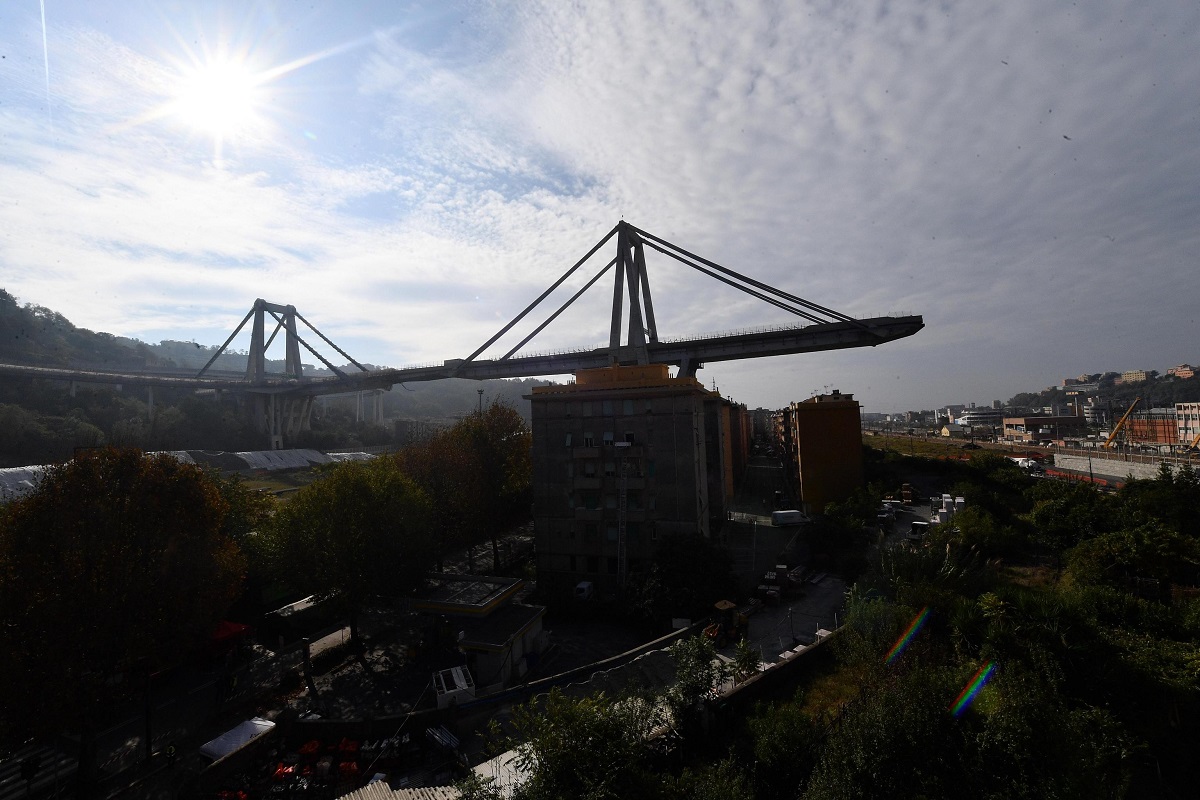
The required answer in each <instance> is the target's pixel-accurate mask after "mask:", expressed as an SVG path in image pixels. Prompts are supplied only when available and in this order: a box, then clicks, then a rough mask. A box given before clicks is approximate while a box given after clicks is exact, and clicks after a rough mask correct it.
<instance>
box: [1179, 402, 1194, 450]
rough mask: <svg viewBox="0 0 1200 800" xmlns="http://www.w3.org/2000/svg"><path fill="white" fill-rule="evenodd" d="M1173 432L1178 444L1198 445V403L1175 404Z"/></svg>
mask: <svg viewBox="0 0 1200 800" xmlns="http://www.w3.org/2000/svg"><path fill="white" fill-rule="evenodd" d="M1175 430H1176V434H1175V439H1176V441H1177V442H1179V444H1181V445H1183V446H1184V447H1187V446H1189V445H1192V444H1193V443H1194V444H1197V445H1200V403H1176V404H1175Z"/></svg>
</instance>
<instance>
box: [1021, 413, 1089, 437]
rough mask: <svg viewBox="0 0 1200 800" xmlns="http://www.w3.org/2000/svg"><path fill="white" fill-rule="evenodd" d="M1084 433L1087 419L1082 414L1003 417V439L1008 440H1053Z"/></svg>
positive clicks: (1085, 432)
mask: <svg viewBox="0 0 1200 800" xmlns="http://www.w3.org/2000/svg"><path fill="white" fill-rule="evenodd" d="M1086 435H1087V419H1086V418H1085V417H1084V416H1083V414H1070V415H1055V416H1049V415H1041V414H1037V415H1030V416H1024V417H1005V418H1004V439H1005V441H1008V442H1035V443H1036V442H1054V441H1061V440H1062V439H1065V438H1067V437H1084V436H1086Z"/></svg>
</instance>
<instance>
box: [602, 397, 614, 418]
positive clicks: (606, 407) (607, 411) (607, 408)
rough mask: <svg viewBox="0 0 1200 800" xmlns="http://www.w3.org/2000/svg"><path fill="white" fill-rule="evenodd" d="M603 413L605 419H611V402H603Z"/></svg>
mask: <svg viewBox="0 0 1200 800" xmlns="http://www.w3.org/2000/svg"><path fill="white" fill-rule="evenodd" d="M603 413H604V416H606V417H611V416H612V413H613V404H612V400H605V401H604V412H603Z"/></svg>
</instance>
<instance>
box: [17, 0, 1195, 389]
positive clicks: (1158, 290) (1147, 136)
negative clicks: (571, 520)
mask: <svg viewBox="0 0 1200 800" xmlns="http://www.w3.org/2000/svg"><path fill="white" fill-rule="evenodd" d="M43 20H44V22H43ZM1198 42H1200V5H1198V4H1197V3H1195V2H1191V1H1190V0H1187V1H1185V0H1158V1H1157V2H1153V3H1145V2H1117V1H1116V0H1111V1H1106V0H1088V1H1087V2H1080V3H1078V4H1075V3H1067V2H1061V3H1055V2H1045V0H1005V1H1004V2H996V3H985V2H974V1H972V2H967V1H965V0H964V1H963V2H954V0H946V1H945V2H939V3H933V2H928V3H925V2H885V1H884V0H878V1H877V2H857V3H838V2H832V1H831V0H830V1H827V2H801V1H800V0H795V1H794V2H750V0H737V2H732V1H731V2H723V3H718V2H694V3H693V2H678V1H676V0H666V1H664V2H651V0H645V2H635V1H634V0H609V2H604V1H603V0H586V1H584V0H578V1H577V2H567V1H566V0H545V2H537V0H519V2H518V1H517V0H513V1H512V2H504V1H503V0H495V1H494V2H446V1H443V0H438V1H436V2H435V1H433V0H431V1H430V2H413V1H410V2H403V1H402V0H386V1H383V0H381V1H380V2H376V3H370V2H358V3H354V2H338V3H332V2H320V3H311V2H307V3H305V2H291V1H290V0H270V1H268V2H259V1H257V0H237V1H236V2H233V1H231V2H224V3H222V2H202V1H201V0H187V1H186V2H184V1H182V0H179V1H172V0H157V1H152V0H151V1H143V0H123V1H122V2H120V3H98V2H93V1H92V0H77V1H76V0H71V1H68V0H44V7H43V5H42V4H40V3H39V2H38V0H7V2H5V3H4V4H3V6H2V7H0V56H2V58H0V286H2V287H3V288H5V289H7V290H8V291H9V292H11V293H12V294H14V295H16V296H17V297H18V298H19V299H20V300H21V301H22V302H31V303H35V304H39V305H45V306H49V307H51V308H53V309H55V310H57V311H60V312H62V313H63V314H65V315H66V316H67V317H68V318H70V319H71V320H72V321H73V322H75V324H77V325H80V326H82V327H86V328H90V329H93V330H102V331H108V332H111V333H116V334H122V335H127V336H134V337H137V338H140V339H142V340H145V341H149V342H157V341H159V340H162V339H178V340H194V341H196V342H201V343H204V344H220V343H221V342H222V341H224V339H225V338H226V336H228V334H229V333H230V332H231V331H232V330H233V328H234V327H235V326H236V325H237V323H238V322H239V321H240V320H241V318H242V317H243V316H244V315H245V313H246V311H247V310H249V308H250V305H251V304H252V302H253V301H254V299H255V298H256V297H263V298H266V299H268V300H271V301H273V302H278V303H291V304H294V305H295V306H296V307H297V308H298V309H299V310H300V312H301V313H302V314H304V315H305V317H307V318H308V319H309V320H310V321H311V322H313V323H314V324H315V325H317V326H318V327H319V328H321V329H322V331H323V332H324V333H325V334H326V335H328V336H329V337H330V338H332V339H333V340H334V341H335V342H337V343H338V344H339V345H341V346H342V347H343V348H344V349H345V350H347V351H348V352H349V353H351V355H353V356H355V357H356V358H357V359H359V360H360V361H369V362H372V363H375V364H381V365H388V366H405V365H410V364H422V363H431V362H440V361H442V360H444V359H447V358H461V357H463V356H465V355H467V354H468V353H470V352H472V351H473V350H474V349H475V348H476V347H477V346H478V345H479V344H481V343H482V342H483V341H485V340H486V339H487V338H488V337H489V336H490V335H491V334H492V333H494V332H495V331H497V330H498V329H499V328H500V327H501V326H502V325H503V324H504V323H505V322H507V321H508V320H509V319H511V318H512V317H513V316H515V315H516V313H517V312H519V311H520V310H521V309H522V308H523V307H524V306H525V305H526V304H527V303H528V302H530V301H531V300H532V299H533V298H534V297H536V296H537V295H538V293H540V292H541V290H542V289H544V288H545V287H547V286H549V285H550V284H551V283H552V282H553V281H554V280H555V279H556V278H558V276H559V275H561V274H562V272H564V271H565V270H566V269H567V268H568V267H569V266H570V265H571V264H573V263H574V262H575V261H576V260H577V259H578V258H580V257H581V256H582V255H583V254H584V253H586V252H587V250H588V249H589V248H590V247H591V246H592V245H593V244H594V243H595V242H596V241H597V240H598V239H599V238H600V237H601V236H602V235H604V234H605V233H606V232H607V231H608V230H609V229H611V228H612V226H613V225H614V224H615V223H616V222H617V221H618V220H619V219H622V218H624V219H626V220H628V221H630V222H632V223H633V224H635V225H637V226H638V227H641V228H643V229H645V230H647V231H649V232H651V233H654V234H657V235H659V236H662V237H663V238H666V239H668V240H670V241H672V242H674V243H676V244H678V245H680V246H681V247H684V248H686V249H688V250H691V251H692V252H695V253H700V254H702V255H704V256H706V257H707V258H709V259H712V260H714V261H717V262H719V263H721V264H724V265H725V266H727V267H730V268H733V269H736V270H738V271H740V272H743V273H745V274H748V275H751V276H753V277H756V278H758V279H760V280H763V281H765V282H767V283H770V284H772V285H775V286H777V287H779V288H781V289H784V290H787V291H789V292H791V293H793V294H797V295H800V296H801V297H804V298H806V299H808V300H811V301H813V302H815V303H819V304H821V305H824V306H827V307H830V308H834V309H837V310H838V311H841V312H843V313H846V314H850V315H852V316H857V317H870V316H879V315H883V314H888V313H903V314H921V315H923V316H924V319H925V324H926V328H925V330H923V331H921V332H920V333H918V334H917V335H915V336H913V337H910V338H908V339H905V340H901V341H899V342H896V343H892V344H888V345H884V346H881V347H878V348H874V349H871V348H864V349H857V350H844V351H838V352H833V353H822V354H812V355H796V356H787V357H779V358H772V359H760V360H755V361H745V362H738V363H727V364H716V365H713V366H711V367H706V368H705V369H704V370H702V371H701V372H700V377H701V379H702V380H704V381H705V383H706V384H709V385H711V384H712V383H713V382H714V381H715V382H716V385H717V386H718V387H719V388H720V390H721V391H722V393H723V394H726V395H727V396H732V397H733V398H734V399H735V400H737V401H739V402H745V403H747V404H749V405H751V406H759V405H763V406H768V407H777V406H780V405H783V404H786V403H787V402H790V401H793V400H800V399H804V398H806V397H808V396H809V395H810V394H811V393H812V392H813V391H814V390H816V391H821V390H823V389H824V388H826V387H831V388H832V387H836V388H838V389H840V390H842V391H843V392H852V393H854V394H855V395H856V396H857V397H858V398H860V399H861V400H862V401H863V402H864V405H865V407H866V408H867V409H868V410H872V411H892V410H903V409H909V408H931V407H933V406H935V405H944V404H947V403H967V402H979V403H986V402H990V401H992V400H995V399H1006V398H1008V397H1009V396H1011V395H1012V394H1014V393H1016V392H1018V391H1025V390H1036V389H1039V388H1042V387H1044V386H1047V385H1050V384H1053V383H1057V382H1058V381H1059V380H1060V379H1061V378H1063V377H1066V376H1075V375H1078V374H1080V373H1082V372H1099V371H1103V370H1125V369H1135V368H1145V369H1158V370H1160V371H1165V370H1166V369H1167V368H1168V367H1171V366H1174V365H1175V364H1178V363H1182V362H1191V363H1196V362H1200V336H1198V335H1197V333H1198V329H1197V323H1196V320H1197V315H1198V311H1200V293H1198V292H1197V288H1198V287H1200V276H1197V266H1198V264H1197V262H1198V260H1200V255H1198V254H1200V57H1198V55H1197V54H1198V52H1200V51H1198V49H1197V47H1198ZM611 255H612V253H610V252H608V250H607V249H606V250H605V255H604V260H607V259H608V258H610V257H611ZM647 257H648V259H649V264H648V270H649V274H650V278H651V286H652V289H653V291H654V300H655V311H656V314H657V316H658V322H659V329H660V334H661V335H663V336H683V335H688V334H700V333H709V332H717V331H726V330H735V329H739V328H744V327H751V326H758V325H773V324H791V322H793V321H798V320H795V318H788V317H787V315H786V314H784V313H783V312H781V311H778V310H776V309H774V308H771V307H769V306H766V305H764V304H762V303H760V302H759V301H755V300H753V299H751V298H749V297H746V296H744V295H740V294H738V293H736V292H735V291H733V290H731V289H728V288H727V287H724V286H722V285H721V284H718V283H715V282H713V281H712V280H711V279H708V278H705V277H704V276H702V275H699V274H697V273H689V272H688V271H687V270H685V268H683V267H681V266H678V265H676V264H675V263H674V262H671V261H668V260H665V259H664V258H663V257H662V256H659V255H657V254H655V253H648V256H647ZM602 263H603V262H597V263H596V264H595V267H594V268H590V269H588V270H585V271H581V273H582V272H586V273H587V275H586V276H583V277H581V279H580V280H579V281H578V282H576V283H575V284H574V286H569V288H570V289H571V290H572V291H573V290H574V289H575V288H577V287H578V286H580V285H582V282H583V281H584V280H586V277H590V275H591V274H594V272H595V270H596V269H599V267H600V266H601V265H602ZM607 286H608V283H607V281H606V282H605V283H604V284H602V285H601V286H597V287H596V288H595V289H593V290H592V292H590V293H589V294H588V295H585V297H584V298H583V299H582V300H581V301H580V303H578V304H577V306H579V309H578V311H576V310H574V309H573V310H572V311H571V312H569V313H568V314H566V315H564V316H563V317H562V318H560V320H558V321H557V322H556V323H555V324H553V325H551V326H550V327H549V328H547V329H546V331H544V332H543V333H542V334H540V335H539V336H538V337H537V338H536V339H535V340H534V341H533V342H532V343H531V344H530V346H529V349H532V350H549V349H559V348H569V347H587V346H596V345H599V344H601V343H603V342H604V341H605V340H606V338H607V328H608V322H607V314H608V306H609V304H610V302H611V289H607V288H606V287H607ZM565 288H567V287H565ZM555 299H556V298H555ZM563 299H565V297H564V298H563ZM555 307H557V303H554V304H553V305H550V306H548V307H547V310H546V313H547V314H548V313H549V311H551V310H553V308H555ZM541 318H542V317H538V318H537V320H536V321H540V319H541ZM531 329H532V328H531V327H528V328H526V329H525V330H524V331H523V332H528V330H531ZM519 338H520V336H517V337H516V338H512V339H511V340H507V339H506V340H503V341H502V342H501V343H499V344H497V346H496V353H495V354H500V353H503V352H505V351H506V350H507V349H508V347H504V346H503V345H504V344H505V343H506V342H507V343H508V345H509V346H511V345H513V344H515V343H516V341H518V340H519ZM246 344H248V337H247V341H246V342H244V343H242V346H245V345H246ZM235 346H236V345H235Z"/></svg>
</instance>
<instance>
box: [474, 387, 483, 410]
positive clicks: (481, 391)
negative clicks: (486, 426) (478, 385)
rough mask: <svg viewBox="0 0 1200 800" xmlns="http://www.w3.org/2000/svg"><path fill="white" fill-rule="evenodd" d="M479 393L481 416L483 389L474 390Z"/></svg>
mask: <svg viewBox="0 0 1200 800" xmlns="http://www.w3.org/2000/svg"><path fill="white" fill-rule="evenodd" d="M475 391H476V392H478V393H479V416H481V417H482V416H483V389H476V390H475Z"/></svg>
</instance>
